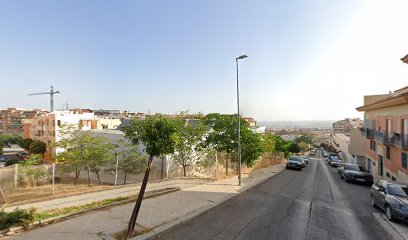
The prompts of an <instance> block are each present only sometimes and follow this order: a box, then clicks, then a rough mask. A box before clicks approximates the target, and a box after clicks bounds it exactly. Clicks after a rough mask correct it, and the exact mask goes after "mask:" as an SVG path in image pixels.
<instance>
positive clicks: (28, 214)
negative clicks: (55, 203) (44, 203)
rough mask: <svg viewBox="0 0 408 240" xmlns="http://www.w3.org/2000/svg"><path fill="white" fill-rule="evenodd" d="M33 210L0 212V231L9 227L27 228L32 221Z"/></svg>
mask: <svg viewBox="0 0 408 240" xmlns="http://www.w3.org/2000/svg"><path fill="white" fill-rule="evenodd" d="M35 211H36V210H35V209H34V208H30V209H28V210H24V209H19V208H16V209H14V210H13V211H12V212H9V213H7V212H5V211H4V210H0V230H2V229H6V228H9V227H18V226H22V227H27V226H28V225H29V224H30V223H32V222H33V220H34V213H35Z"/></svg>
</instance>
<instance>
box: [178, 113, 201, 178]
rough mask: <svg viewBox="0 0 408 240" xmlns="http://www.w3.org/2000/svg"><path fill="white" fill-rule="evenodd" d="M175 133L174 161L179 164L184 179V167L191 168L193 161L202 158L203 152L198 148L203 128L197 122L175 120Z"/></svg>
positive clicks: (181, 119)
mask: <svg viewBox="0 0 408 240" xmlns="http://www.w3.org/2000/svg"><path fill="white" fill-rule="evenodd" d="M176 126H177V133H176V144H175V153H174V154H173V158H174V160H176V161H177V162H178V163H180V165H181V167H182V168H183V174H184V177H186V176H187V174H186V167H188V166H191V165H192V164H193V163H194V162H195V160H197V159H199V158H200V157H202V156H203V154H204V151H202V148H200V147H199V144H200V143H201V142H202V141H203V137H204V134H205V132H206V131H205V126H204V125H203V123H202V122H201V121H199V120H185V119H183V118H179V119H177V120H176Z"/></svg>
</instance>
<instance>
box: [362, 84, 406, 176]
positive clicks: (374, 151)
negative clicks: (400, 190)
mask: <svg viewBox="0 0 408 240" xmlns="http://www.w3.org/2000/svg"><path fill="white" fill-rule="evenodd" d="M357 110H358V111H360V112H364V120H365V121H364V122H365V124H364V127H363V128H361V132H362V134H363V135H364V136H365V156H366V159H367V167H368V169H370V170H371V171H372V172H373V175H374V177H375V178H377V179H386V180H390V181H399V182H408V175H407V174H408V86H407V87H404V88H401V89H399V90H396V91H394V92H390V93H389V94H383V95H373V96H365V97H364V106H361V107H358V108H357Z"/></svg>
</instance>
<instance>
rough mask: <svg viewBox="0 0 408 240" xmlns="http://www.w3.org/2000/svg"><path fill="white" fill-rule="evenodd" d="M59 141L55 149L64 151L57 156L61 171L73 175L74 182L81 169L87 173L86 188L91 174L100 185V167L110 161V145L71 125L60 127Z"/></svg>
mask: <svg viewBox="0 0 408 240" xmlns="http://www.w3.org/2000/svg"><path fill="white" fill-rule="evenodd" d="M60 133H61V140H60V141H59V142H58V143H57V147H60V148H64V149H65V151H64V152H62V153H60V154H59V155H58V156H57V159H58V161H59V162H61V165H62V170H63V171H65V172H74V173H75V182H74V184H76V183H77V180H78V177H79V175H80V172H81V170H82V169H84V170H85V171H86V172H87V178H88V186H91V174H90V173H91V172H94V173H95V174H96V176H97V178H98V183H99V184H100V178H99V172H100V167H101V166H105V165H107V164H108V163H109V161H111V159H112V144H111V143H109V142H108V141H107V140H106V139H105V138H103V137H100V136H93V135H92V134H91V133H90V132H88V131H80V130H77V129H76V128H75V126H72V125H65V126H62V128H61V129H60Z"/></svg>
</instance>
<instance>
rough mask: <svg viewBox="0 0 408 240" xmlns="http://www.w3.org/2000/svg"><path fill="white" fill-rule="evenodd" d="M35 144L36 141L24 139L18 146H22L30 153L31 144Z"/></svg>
mask: <svg viewBox="0 0 408 240" xmlns="http://www.w3.org/2000/svg"><path fill="white" fill-rule="evenodd" d="M33 142H34V140H33V139H31V138H24V139H21V140H20V141H19V143H18V144H19V145H20V147H22V148H24V149H25V150H27V151H28V150H29V149H30V145H31V143H33Z"/></svg>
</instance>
